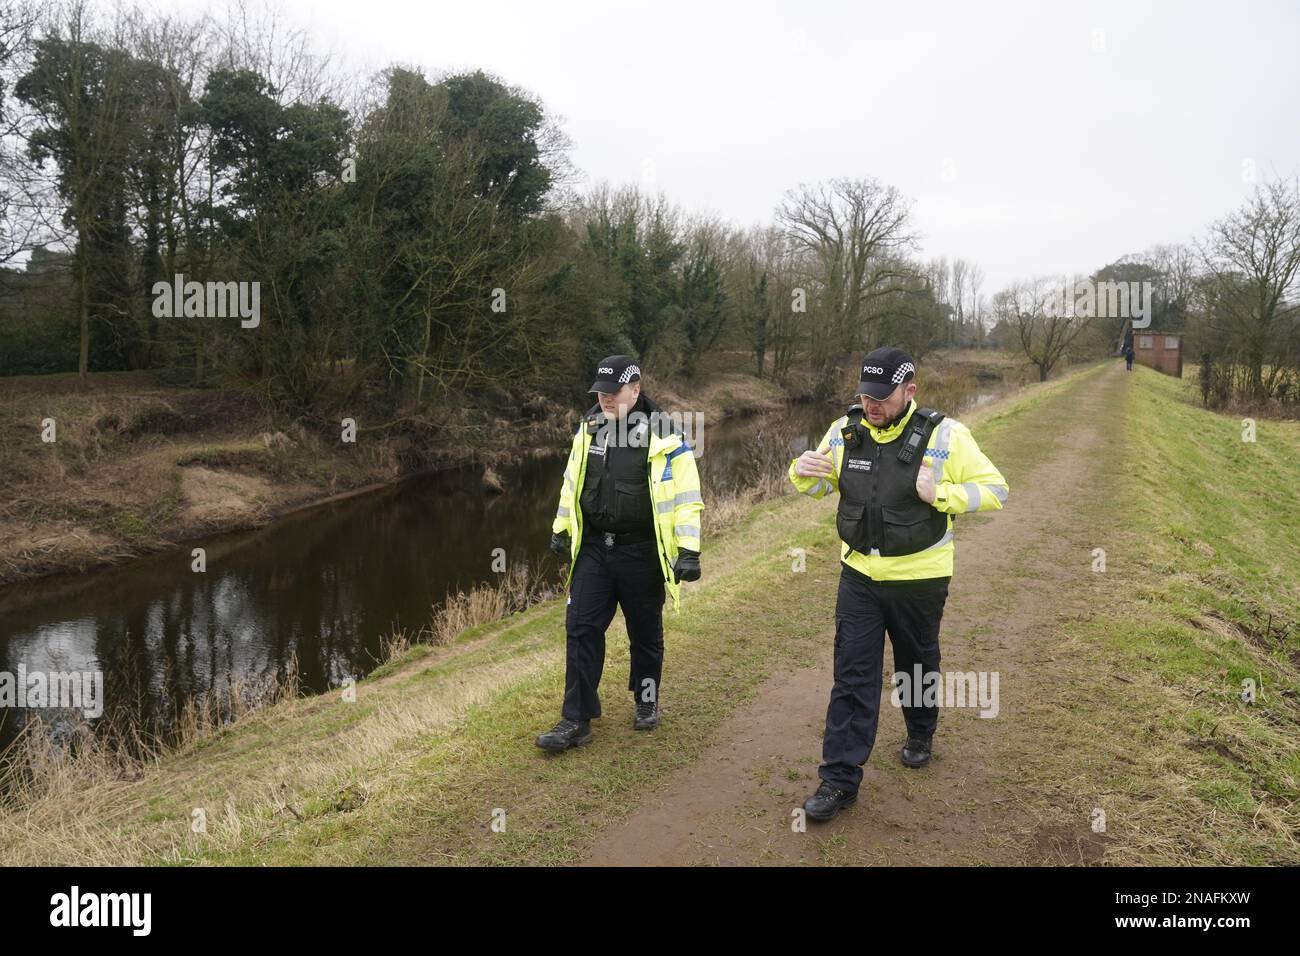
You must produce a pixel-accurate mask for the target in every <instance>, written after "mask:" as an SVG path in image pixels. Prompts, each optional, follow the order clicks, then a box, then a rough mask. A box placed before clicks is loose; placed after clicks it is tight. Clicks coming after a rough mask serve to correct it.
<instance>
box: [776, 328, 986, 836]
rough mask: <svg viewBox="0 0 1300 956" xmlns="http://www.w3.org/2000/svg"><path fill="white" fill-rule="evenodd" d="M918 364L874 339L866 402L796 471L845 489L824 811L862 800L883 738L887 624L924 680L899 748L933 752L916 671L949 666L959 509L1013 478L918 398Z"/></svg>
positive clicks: (928, 704) (821, 796) (900, 665)
mask: <svg viewBox="0 0 1300 956" xmlns="http://www.w3.org/2000/svg"><path fill="white" fill-rule="evenodd" d="M915 377H916V366H915V364H914V363H913V362H912V359H911V358H910V357H909V356H908V355H907V353H905V352H903V351H900V350H899V349H895V348H881V349H876V350H875V351H873V352H871V353H869V354H868V355H867V357H866V358H865V359H864V360H863V362H862V375H861V381H860V382H859V383H858V397H859V399H860V404H855V405H853V406H850V409H849V413H848V414H847V415H844V416H842V417H841V418H839V419H838V420H837V421H835V423H834V424H832V425H831V427H830V429H829V431H827V432H826V436H825V437H824V438H823V439H822V442H821V444H820V445H819V446H818V449H817V450H816V451H806V452H804V453H803V454H802V455H800V456H799V457H798V458H796V459H795V460H793V461H792V462H790V471H789V474H790V481H791V482H792V483H793V484H794V486H795V488H796V489H798V490H799V491H800V492H802V493H803V494H805V495H810V496H812V497H814V498H820V497H822V496H823V495H825V494H828V493H829V492H832V491H835V492H838V493H839V496H840V499H839V507H838V510H837V514H836V522H835V523H836V529H837V530H838V532H839V536H840V539H841V548H840V583H839V595H838V597H837V599H836V602H835V658H834V660H835V684H834V687H833V688H832V689H831V699H830V704H829V706H828V707H827V708H826V731H825V734H824V736H823V738H822V764H821V767H820V768H819V769H818V771H817V773H818V776H819V777H821V781H822V782H821V785H820V786H819V787H818V788H817V791H816V792H815V793H814V794H813V795H812V796H810V797H809V798H808V799H807V800H806V801H805V802H804V810H805V812H806V813H807V815H808V817H809V818H811V819H813V820H829V819H830V818H831V817H833V816H834V815H835V814H836V813H837V812H839V810H840V808H842V807H846V806H850V805H851V804H853V803H854V802H855V801H856V800H857V793H858V785H859V784H860V783H861V781H862V766H863V764H865V763H866V762H867V758H868V757H869V756H870V755H871V749H872V747H873V746H874V745H875V740H876V725H877V722H878V718H879V716H880V715H879V711H880V689H881V677H882V670H883V668H884V657H885V635H886V634H888V635H889V640H890V643H891V645H892V646H893V648H894V666H895V678H896V679H897V678H898V676H899V675H900V674H901V675H905V678H906V681H910V684H911V688H912V693H910V694H907V693H903V694H901V695H900V697H901V699H900V703H901V704H902V709H903V722H904V723H905V724H906V726H907V741H906V742H905V743H904V744H903V747H902V750H901V752H900V757H901V759H902V761H903V763H904V764H905V765H906V766H908V767H922V766H924V765H925V764H926V763H928V762H929V760H930V753H931V745H932V738H933V736H934V732H935V728H936V727H937V726H938V722H939V710H938V706H937V703H935V702H933V701H932V700H930V699H921V698H922V694H921V687H920V686H918V685H919V684H921V681H918V680H915V679H914V676H919V674H918V672H919V673H921V674H924V675H930V674H934V675H936V676H938V677H939V678H940V680H942V677H941V675H939V673H938V672H939V621H940V619H941V618H942V617H943V608H944V604H945V603H946V601H947V598H948V582H949V579H950V578H951V577H952V566H953V551H954V546H953V534H952V516H953V515H958V514H965V513H967V512H971V511H993V510H997V509H1000V508H1001V507H1002V506H1003V505H1004V504H1005V503H1006V500H1007V482H1006V479H1005V478H1003V477H1002V475H1001V473H1000V472H999V471H998V470H997V468H995V467H994V466H993V463H992V462H990V461H989V460H988V458H987V457H985V455H984V453H983V452H981V451H980V449H979V446H978V445H976V444H975V439H974V437H973V436H972V435H971V433H970V430H969V429H968V428H967V427H966V426H965V425H963V424H961V423H960V422H958V421H956V420H954V419H952V418H948V417H946V416H945V415H944V414H943V413H941V412H936V411H931V410H930V409H924V408H918V407H917V405H916V402H915V401H914V399H913V396H914V395H915V394H916V381H915ZM923 679H924V678H923ZM906 681H903V682H899V683H897V684H896V686H897V687H899V688H900V689H902V688H903V687H904V686H905V684H906Z"/></svg>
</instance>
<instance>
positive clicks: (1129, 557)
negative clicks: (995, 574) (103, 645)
mask: <svg viewBox="0 0 1300 956" xmlns="http://www.w3.org/2000/svg"><path fill="white" fill-rule="evenodd" d="M1095 374H1096V370H1086V371H1083V372H1081V373H1079V374H1077V375H1074V376H1071V377H1069V378H1066V379H1063V380H1062V381H1059V382H1055V383H1050V384H1048V385H1047V386H1041V387H1039V386H1036V387H1033V388H1031V389H1029V390H1028V391H1027V392H1026V393H1025V394H1024V395H1020V396H1016V397H1015V398H1013V399H1011V400H1010V401H1008V402H1005V403H1000V404H999V405H997V406H994V407H992V408H990V409H988V410H987V412H986V413H985V414H983V415H977V416H967V420H968V421H975V422H978V425H979V430H978V435H979V437H980V440H981V444H982V445H984V446H985V447H987V448H989V449H992V450H994V452H991V453H995V457H996V459H997V460H998V462H999V465H1000V466H1002V467H1003V470H1004V471H1005V472H1006V473H1007V475H1008V477H1009V479H1010V481H1011V484H1012V488H1013V501H1014V489H1015V487H1016V479H1017V476H1018V475H1020V474H1024V473H1025V472H1026V471H1027V470H1028V469H1029V467H1030V466H1031V465H1032V464H1033V463H1034V460H1035V456H1036V454H1037V453H1038V444H1037V443H1036V442H1034V441H1033V440H1032V436H1030V435H1026V434H1024V432H1025V431H1026V429H1025V428H1024V427H1023V426H1025V425H1026V423H1027V422H1030V421H1033V422H1034V423H1035V427H1042V426H1043V425H1045V424H1046V425H1049V426H1050V425H1051V424H1052V423H1056V424H1057V425H1058V426H1059V427H1061V428H1066V427H1068V423H1069V421H1070V418H1071V413H1072V396H1074V395H1077V394H1079V392H1078V391H1077V390H1079V389H1083V388H1088V387H1089V385H1090V380H1091V379H1092V377H1093V376H1094V375H1095ZM1129 384H1130V385H1131V386H1132V388H1131V389H1130V390H1129V394H1128V396H1127V398H1126V399H1125V402H1124V407H1123V411H1122V413H1120V414H1118V415H1117V420H1116V422H1115V434H1116V442H1117V444H1121V443H1122V444H1123V445H1124V446H1126V452H1127V453H1126V454H1125V455H1123V456H1119V455H1118V454H1117V456H1116V459H1115V463H1114V466H1113V468H1112V469H1110V472H1111V473H1112V474H1113V477H1114V482H1115V489H1114V493H1113V494H1112V495H1110V496H1109V497H1108V498H1106V499H1104V500H1105V501H1106V502H1107V504H1106V505H1105V507H1101V508H1097V506H1095V505H1091V504H1090V505H1089V507H1090V508H1094V509H1095V510H1093V511H1091V512H1089V513H1086V514H1080V515H1079V516H1078V520H1080V521H1087V522H1090V523H1091V524H1092V525H1093V526H1094V527H1096V528H1097V533H1098V539H1099V540H1103V541H1107V542H1113V546H1112V547H1110V548H1109V549H1108V550H1109V552H1110V553H1109V555H1108V557H1109V562H1110V567H1109V569H1108V573H1107V575H1106V576H1105V579H1104V580H1105V583H1104V589H1105V590H1106V591H1107V597H1106V600H1105V601H1104V602H1103V605H1102V606H1099V607H1097V609H1096V611H1095V613H1093V614H1091V615H1086V616H1084V617H1082V618H1078V619H1075V620H1071V621H1067V622H1065V623H1063V624H1062V625H1061V627H1062V637H1063V638H1064V640H1065V641H1066V642H1067V643H1066V646H1067V647H1068V648H1069V650H1070V652H1071V666H1072V667H1074V668H1075V669H1076V670H1077V674H1076V675H1075V677H1076V680H1075V681H1074V682H1072V693H1071V694H1070V698H1071V699H1070V700H1068V701H1062V709H1063V711H1066V712H1068V713H1067V716H1066V717H1065V718H1063V720H1066V719H1068V721H1069V723H1068V725H1062V727H1061V729H1060V733H1061V734H1062V735H1063V739H1070V740H1072V741H1073V742H1074V744H1075V745H1074V746H1070V747H1062V748H1061V752H1060V753H1057V754H1055V755H1053V759H1054V761H1055V763H1054V765H1053V770H1052V773H1053V774H1054V776H1055V777H1056V778H1058V779H1059V780H1060V781H1061V782H1063V783H1065V782H1068V781H1069V780H1070V779H1071V778H1072V777H1073V778H1077V779H1078V780H1081V781H1086V782H1087V785H1088V787H1089V788H1090V789H1092V790H1098V791H1100V792H1103V793H1104V794H1105V795H1106V801H1105V803H1106V806H1107V812H1108V814H1109V815H1110V818H1111V820H1112V831H1113V832H1114V835H1115V837H1116V839H1115V841H1114V842H1113V843H1112V848H1111V850H1109V851H1108V855H1107V859H1110V858H1111V853H1112V852H1113V854H1114V858H1115V860H1116V861H1117V862H1138V861H1148V862H1183V863H1186V862H1265V861H1289V862H1296V861H1297V860H1298V859H1300V854H1297V852H1296V843H1295V832H1296V809H1295V808H1296V803H1295V801H1296V798H1297V771H1298V770H1300V767H1298V766H1297V761H1300V756H1297V755H1298V754H1300V746H1298V745H1300V707H1298V706H1297V699H1296V693H1297V690H1300V683H1298V681H1297V665H1296V662H1297V657H1298V656H1300V655H1298V654H1297V647H1300V641H1298V640H1297V637H1296V634H1295V633H1294V631H1287V628H1288V626H1289V625H1290V624H1291V622H1293V621H1294V618H1295V612H1294V609H1295V606H1296V599H1297V592H1296V578H1297V575H1296V568H1295V565H1296V558H1295V555H1296V554H1297V553H1300V509H1297V507H1296V500H1295V492H1294V484H1293V483H1294V478H1295V472H1296V469H1295V466H1294V462H1295V460H1296V456H1297V453H1298V452H1300V426H1297V425H1294V424H1283V423H1270V422H1260V423H1259V431H1258V441H1257V442H1256V443H1254V444H1253V445H1252V444H1245V443H1242V442H1241V440H1240V423H1239V422H1238V421H1237V420H1235V419H1228V418H1224V417H1221V416H1217V415H1213V414H1210V413H1207V412H1204V411H1202V410H1200V409H1197V408H1195V407H1193V406H1192V405H1191V404H1190V403H1189V401H1188V399H1189V398H1190V396H1191V385H1190V382H1188V381H1183V382H1178V381H1174V380H1170V379H1165V378H1162V377H1160V376H1157V375H1156V374H1154V373H1151V372H1148V371H1145V370H1139V371H1138V372H1136V373H1135V375H1134V377H1133V380H1132V381H1131V382H1130V383H1129ZM1070 506H1071V503H1070V502H1062V507H1063V508H1068V507H1070ZM832 508H833V505H831V506H829V507H828V506H827V504H826V503H824V502H823V503H814V502H811V501H808V500H806V499H803V498H800V497H797V496H788V497H785V498H782V499H778V500H774V501H770V502H766V503H764V504H761V505H759V506H757V507H755V508H754V509H753V510H752V511H751V512H750V513H749V514H748V515H747V516H746V517H745V518H744V519H742V520H741V521H739V522H738V523H736V524H735V525H733V526H732V527H731V528H729V529H728V530H727V531H726V532H725V533H724V534H722V535H720V536H716V537H715V538H714V539H713V540H711V541H709V542H708V543H707V544H706V549H707V552H706V557H705V568H706V577H705V581H704V582H701V584H700V585H693V586H688V587H687V589H686V597H685V603H684V610H683V612H682V613H681V614H680V615H678V616H674V615H671V614H669V615H667V617H666V630H667V643H668V661H669V671H668V673H667V675H666V686H665V698H664V711H665V724H664V726H663V727H661V728H660V730H659V731H657V732H656V733H654V734H650V735H646V734H635V733H634V732H633V731H632V730H631V727H630V712H631V702H630V699H629V695H628V694H627V693H626V692H625V691H624V690H623V689H622V686H621V680H622V675H623V674H625V673H626V667H627V650H626V641H625V638H624V635H623V631H622V628H621V622H619V621H616V624H615V626H614V627H613V628H612V629H611V633H610V636H609V649H610V659H609V661H608V664H607V668H606V680H605V682H604V685H603V690H604V695H603V696H604V700H605V704H606V718H605V719H604V720H602V721H600V722H599V723H598V724H597V740H596V742H595V743H594V744H593V745H592V746H590V747H587V748H584V749H583V751H581V754H580V755H575V754H570V755H561V756H560V757H559V758H558V759H557V758H550V757H548V756H546V755H544V754H542V753H540V752H539V751H537V750H536V748H534V747H533V745H532V737H533V735H534V734H535V733H537V732H538V731H539V730H541V729H544V728H545V727H547V726H549V725H550V723H551V722H553V720H554V719H555V716H556V710H557V706H558V700H559V698H560V695H561V691H562V685H563V640H562V622H563V611H564V608H563V605H562V604H561V603H559V602H552V603H549V604H546V605H543V606H540V607H537V608H534V609H533V610H531V611H529V612H526V613H524V614H522V615H518V616H516V617H514V618H511V619H508V620H506V621H503V622H498V623H494V624H489V625H484V626H481V627H478V628H475V629H473V630H471V631H469V632H467V633H465V634H463V635H461V636H460V637H459V638H458V639H457V640H456V641H455V642H454V643H453V644H452V645H451V646H449V647H445V648H436V649H435V648H429V647H426V646H417V647H415V648H412V649H411V650H410V651H409V652H408V654H407V656H406V657H405V658H404V659H403V660H401V661H400V662H398V663H396V664H393V665H390V666H387V667H384V668H382V669H381V670H380V671H378V672H376V673H375V674H373V675H372V676H371V677H370V678H368V679H367V680H366V681H364V682H362V683H361V684H360V685H359V686H358V688H357V695H356V696H357V700H356V702H355V703H345V702H343V701H342V700H341V699H340V695H339V694H338V693H332V694H329V695H325V696H322V697H317V698H311V699H304V700H293V701H287V702H285V703H282V704H279V705H277V706H275V707H273V708H271V709H269V710H267V711H264V712H261V713H258V714H255V715H252V716H251V717H248V718H246V719H245V720H244V721H241V722H240V723H238V724H236V725H234V726H232V727H230V728H228V729H227V730H226V731H224V732H223V733H221V734H219V735H218V736H216V737H214V738H212V739H210V740H207V741H203V742H201V743H199V744H197V745H195V746H194V747H193V748H192V749H191V750H189V751H187V752H183V753H180V754H175V755H172V756H168V757H166V758H164V759H163V760H161V761H160V762H159V763H158V764H157V765H156V766H152V767H150V768H147V769H146V771H145V773H144V774H143V776H141V777H140V778H139V779H135V780H118V779H112V775H111V774H110V773H108V772H105V774H104V777H103V779H100V780H98V781H87V780H85V779H84V777H81V776H70V777H68V778H67V779H65V780H60V779H59V778H57V777H55V778H54V780H53V786H52V789H51V791H50V792H49V794H48V795H47V796H46V797H45V798H44V799H42V800H40V801H38V802H37V803H36V804H35V805H33V806H31V807H29V808H28V809H27V810H26V811H25V812H23V813H21V814H3V815H0V848H3V849H0V861H3V862H8V863H12V862H38V861H39V862H69V863H70V862H94V863H125V862H185V863H188V862H202V863H259V864H260V863H270V864H294V863H359V864H382V863H447V862H458V863H520V862H536V863H554V862H564V861H570V860H574V859H576V858H578V857H579V856H581V853H582V850H583V848H584V847H585V846H586V845H588V844H589V843H590V842H591V841H593V840H596V839H598V838H599V832H600V830H601V829H602V828H603V827H604V826H605V825H607V824H608V823H610V822H612V821H614V820H616V819H618V818H620V817H621V816H622V815H623V814H624V813H626V812H627V811H628V810H629V809H630V808H631V807H632V806H634V805H635V803H636V800H637V797H638V795H639V794H640V793H642V792H644V791H645V790H646V789H647V788H649V787H651V786H652V785H653V783H654V781H656V780H658V779H661V778H662V776H663V775H664V774H666V773H668V772H670V771H672V770H674V769H676V768H680V767H685V766H688V765H689V764H690V762H691V761H692V760H693V759H694V758H695V757H696V756H697V755H698V754H699V753H700V752H701V751H702V750H703V749H704V748H705V747H706V746H707V744H708V743H709V741H710V735H711V733H712V731H713V730H714V729H716V727H717V726H718V724H719V723H720V722H721V721H722V719H723V718H724V717H725V716H726V715H727V714H728V713H729V712H731V711H732V710H733V709H734V708H735V707H737V706H740V705H741V704H742V703H743V702H745V701H746V700H748V699H749V698H751V697H752V695H753V693H754V691H755V689H756V688H757V687H758V686H759V685H760V684H761V682H762V681H763V679H764V678H765V677H767V676H768V675H770V674H772V673H773V672H775V671H776V670H777V669H779V668H780V667H782V666H784V665H787V664H791V663H797V662H802V661H806V660H808V659H809V658H810V657H811V655H812V654H813V653H814V652H815V650H816V649H818V648H820V647H821V645H822V644H824V642H825V641H827V640H828V639H829V633H830V627H831V622H830V619H829V618H830V614H829V610H830V608H829V597H828V596H829V595H833V576H834V574H835V573H836V572H835V570H834V568H835V555H836V554H837V551H836V542H835V537H834V530H833V524H832V522H831V521H830V520H829V519H830V515H831V509H832ZM792 547H802V548H805V549H807V552H808V566H809V569H810V570H809V573H806V574H791V573H790V560H791V559H790V557H789V549H790V548H792ZM1270 613H1271V614H1272V624H1271V625H1270V624H1269V623H1268V622H1269V614H1270ZM1247 677H1254V678H1255V679H1256V680H1257V681H1258V683H1259V685H1260V687H1261V688H1262V691H1261V694H1260V699H1259V700H1258V701H1257V702H1256V703H1255V704H1253V705H1247V704H1245V703H1243V702H1242V701H1241V700H1240V698H1239V693H1240V687H1241V681H1242V680H1243V679H1245V678H1247ZM574 758H577V759H574ZM1026 798H1027V800H1030V801H1032V799H1034V795H1033V794H1027V795H1026ZM196 808H203V809H204V811H205V813H206V832H204V833H201V834H194V833H192V832H191V826H190V823H191V819H192V815H193V812H194V810H195V809H196ZM496 808H501V809H504V810H505V811H506V815H507V816H506V820H507V825H506V828H505V832H502V833H496V832H494V831H493V830H492V828H491V826H490V824H491V822H492V819H493V816H492V815H493V811H494V809H496Z"/></svg>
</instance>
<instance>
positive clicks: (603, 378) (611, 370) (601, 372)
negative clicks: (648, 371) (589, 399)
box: [587, 355, 641, 392]
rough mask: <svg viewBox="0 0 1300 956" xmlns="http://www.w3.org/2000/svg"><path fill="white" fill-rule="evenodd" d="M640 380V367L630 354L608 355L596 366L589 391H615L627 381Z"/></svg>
mask: <svg viewBox="0 0 1300 956" xmlns="http://www.w3.org/2000/svg"><path fill="white" fill-rule="evenodd" d="M639 381H641V368H640V366H638V365H637V364H636V359H634V358H632V356H630V355H610V356H607V357H605V358H603V359H601V360H600V364H599V365H597V366H596V381H595V382H594V383H593V384H592V386H591V388H589V389H587V391H589V392H617V391H618V390H619V389H620V388H622V387H623V386H624V385H626V384H627V383H628V382H639Z"/></svg>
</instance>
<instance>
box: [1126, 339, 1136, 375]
mask: <svg viewBox="0 0 1300 956" xmlns="http://www.w3.org/2000/svg"><path fill="white" fill-rule="evenodd" d="M1135 354H1136V353H1135V352H1134V351H1133V346H1131V345H1125V346H1124V368H1125V369H1126V370H1127V371H1129V372H1131V371H1133V356H1134V355H1135Z"/></svg>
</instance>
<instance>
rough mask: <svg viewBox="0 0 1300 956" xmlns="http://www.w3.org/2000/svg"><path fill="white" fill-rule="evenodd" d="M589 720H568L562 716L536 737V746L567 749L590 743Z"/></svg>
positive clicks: (545, 748)
mask: <svg viewBox="0 0 1300 956" xmlns="http://www.w3.org/2000/svg"><path fill="white" fill-rule="evenodd" d="M591 736H592V735H591V721H589V720H569V718H567V717H566V718H564V719H563V720H561V721H560V722H559V723H558V724H556V725H555V726H554V727H552V728H551V729H550V730H548V731H547V732H546V733H544V734H542V735H541V736H540V737H538V738H537V746H539V747H541V748H542V749H543V750H568V749H569V748H570V747H581V746H582V745H583V744H589V743H591Z"/></svg>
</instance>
